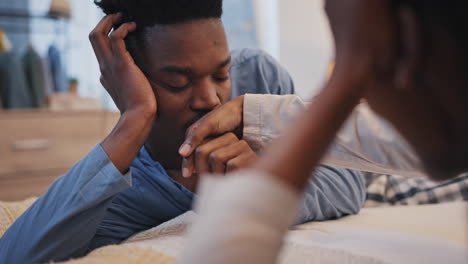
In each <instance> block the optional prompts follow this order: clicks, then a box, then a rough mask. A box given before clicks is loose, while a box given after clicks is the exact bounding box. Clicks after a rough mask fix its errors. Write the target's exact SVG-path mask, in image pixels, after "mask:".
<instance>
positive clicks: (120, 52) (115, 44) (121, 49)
mask: <svg viewBox="0 0 468 264" xmlns="http://www.w3.org/2000/svg"><path fill="white" fill-rule="evenodd" d="M135 30H136V24H135V23H134V22H130V23H125V24H122V25H121V26H120V27H119V28H118V29H116V30H115V31H114V32H112V33H111V34H110V40H111V45H112V52H113V55H114V56H116V57H117V58H120V59H121V58H123V57H124V56H125V55H127V54H128V51H127V48H126V46H125V41H124V39H125V38H126V37H127V35H128V34H129V33H130V32H133V31H135Z"/></svg>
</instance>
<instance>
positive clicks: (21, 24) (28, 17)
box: [0, 9, 66, 35]
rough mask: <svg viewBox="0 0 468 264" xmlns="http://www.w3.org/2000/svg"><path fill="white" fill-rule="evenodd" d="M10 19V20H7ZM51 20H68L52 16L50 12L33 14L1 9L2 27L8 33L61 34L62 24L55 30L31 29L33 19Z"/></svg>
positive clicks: (0, 24) (0, 20)
mask: <svg viewBox="0 0 468 264" xmlns="http://www.w3.org/2000/svg"><path fill="white" fill-rule="evenodd" d="M6 19H8V20H6ZM37 19H39V20H50V21H53V22H58V21H66V20H65V19H61V18H57V17H53V16H50V15H49V14H31V13H29V12H28V11H20V10H6V9H0V28H1V29H4V30H7V31H8V34H31V33H34V34H59V35H60V34H61V33H62V29H60V25H57V26H56V27H55V30H53V31H50V30H44V31H43V30H41V31H37V30H35V31H34V32H32V31H31V29H30V25H29V22H30V21H32V20H37Z"/></svg>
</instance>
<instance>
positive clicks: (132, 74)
mask: <svg viewBox="0 0 468 264" xmlns="http://www.w3.org/2000/svg"><path fill="white" fill-rule="evenodd" d="M121 20H122V15H121V14H113V15H108V16H105V17H104V18H103V19H102V20H101V21H100V22H99V24H98V25H97V26H96V28H95V29H94V30H93V31H92V32H91V33H90V34H89V39H90V41H91V44H92V46H93V49H94V52H95V54H96V58H97V60H98V62H99V67H100V70H101V83H102V85H103V86H104V88H105V89H106V90H107V92H109V94H110V96H111V97H112V99H113V100H114V102H115V104H116V105H117V107H118V108H119V110H120V112H121V114H122V116H121V118H120V120H119V122H118V123H117V125H116V126H115V128H114V129H113V130H112V132H111V133H110V135H109V136H107V138H106V139H105V140H104V141H103V142H102V143H101V146H102V148H103V149H104V151H105V152H106V153H107V155H108V156H109V159H110V160H111V161H112V163H113V164H114V166H115V167H116V168H117V169H118V170H119V171H120V172H122V173H125V172H126V171H127V170H128V168H129V167H130V164H131V163H132V162H133V160H134V158H135V156H136V155H137V153H138V151H139V150H140V148H141V146H142V145H143V143H144V141H145V140H146V138H147V137H148V134H149V132H150V130H151V128H152V126H153V124H154V120H155V118H156V111H157V103H156V96H155V94H154V92H153V89H152V87H151V85H150V83H149V81H148V80H147V78H146V77H145V75H144V74H143V72H142V71H141V70H140V69H139V68H138V66H137V65H136V64H135V62H134V60H133V58H132V56H131V55H130V53H129V52H128V51H127V48H126V46H125V41H124V39H125V38H126V37H127V35H128V34H130V33H131V32H133V31H135V30H136V24H135V23H124V24H122V25H120V26H119V28H117V29H116V30H114V31H112V28H113V27H114V26H115V25H118V24H120V22H121ZM111 31H112V33H110V32H111Z"/></svg>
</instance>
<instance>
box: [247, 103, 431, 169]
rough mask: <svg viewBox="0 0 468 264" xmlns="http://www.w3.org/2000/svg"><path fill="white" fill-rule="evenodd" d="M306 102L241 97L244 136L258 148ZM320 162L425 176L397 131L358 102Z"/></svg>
mask: <svg viewBox="0 0 468 264" xmlns="http://www.w3.org/2000/svg"><path fill="white" fill-rule="evenodd" d="M307 105H308V103H306V102H304V101H302V100H301V99H300V98H299V97H297V96H294V95H283V96H278V95H253V94H247V95H246V96H245V98H244V139H245V140H247V141H248V142H249V143H250V144H251V146H253V148H254V149H255V150H257V151H258V150H260V149H262V148H263V147H264V146H266V145H268V144H269V143H270V142H271V141H272V140H273V139H275V138H277V137H278V136H279V135H281V133H282V132H283V131H284V129H285V128H286V127H287V126H288V125H289V124H290V122H291V121H292V120H293V119H294V118H295V117H296V116H297V115H298V113H300V112H303V111H304V110H305V109H306V108H307ZM322 163H323V164H327V165H331V166H337V167H343V168H350V169H355V170H361V171H368V172H374V173H382V174H397V175H402V176H407V177H421V176H425V173H424V171H423V169H422V165H421V163H420V161H419V159H418V158H417V156H416V154H415V153H414V151H413V150H412V148H411V147H410V146H409V144H408V143H407V142H406V141H405V139H403V138H402V137H401V136H400V134H399V133H398V132H397V131H396V130H395V129H394V128H393V127H392V126H391V125H390V124H389V123H388V122H386V121H385V120H383V119H382V118H380V117H378V116H377V115H376V114H375V113H373V112H372V111H371V110H370V108H369V107H368V105H367V104H360V105H359V106H358V107H357V108H356V109H355V110H354V112H353V113H352V114H351V116H350V118H349V119H348V120H347V122H346V123H345V124H344V126H343V128H342V129H341V130H340V132H339V133H338V134H337V136H336V138H335V141H334V142H333V144H332V145H331V146H330V148H329V150H328V152H327V154H326V156H325V158H324V159H323V161H322Z"/></svg>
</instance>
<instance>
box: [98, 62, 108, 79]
mask: <svg viewBox="0 0 468 264" xmlns="http://www.w3.org/2000/svg"><path fill="white" fill-rule="evenodd" d="M99 71H101V79H103V80H104V79H105V76H106V75H107V74H108V72H107V67H105V66H102V65H101V66H99Z"/></svg>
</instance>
